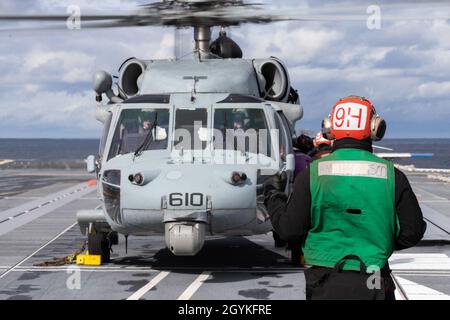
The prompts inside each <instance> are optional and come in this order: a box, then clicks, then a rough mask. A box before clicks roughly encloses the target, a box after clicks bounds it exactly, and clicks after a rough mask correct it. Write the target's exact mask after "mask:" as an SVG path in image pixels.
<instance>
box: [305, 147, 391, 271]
mask: <svg viewBox="0 0 450 320" xmlns="http://www.w3.org/2000/svg"><path fill="white" fill-rule="evenodd" d="M310 170H311V171H310V190H311V229H310V230H309V233H308V236H307V238H306V241H305V244H304V246H303V252H304V256H305V262H306V264H310V265H314V266H322V267H334V266H335V264H336V263H337V262H338V261H339V260H341V259H342V258H343V257H344V256H346V255H349V254H353V255H357V256H359V257H360V258H361V259H362V260H363V262H364V263H365V265H366V266H367V267H372V268H373V267H374V266H376V267H378V268H382V267H383V266H384V265H385V264H386V262H387V260H388V259H389V257H390V256H391V254H392V252H393V251H394V243H395V239H396V237H397V236H398V234H399V231H400V227H399V223H398V218H397V214H396V210H395V173H394V166H393V164H392V163H391V162H389V161H387V160H384V159H381V158H379V157H377V156H375V155H373V154H372V153H371V152H368V151H365V150H359V149H351V148H348V149H338V150H335V151H334V152H333V153H331V154H330V155H329V156H327V157H325V158H323V159H320V160H317V161H313V162H312V163H311V169H310ZM344 269H347V270H349V269H351V270H355V269H359V262H357V261H348V262H347V263H346V264H345V267H344Z"/></svg>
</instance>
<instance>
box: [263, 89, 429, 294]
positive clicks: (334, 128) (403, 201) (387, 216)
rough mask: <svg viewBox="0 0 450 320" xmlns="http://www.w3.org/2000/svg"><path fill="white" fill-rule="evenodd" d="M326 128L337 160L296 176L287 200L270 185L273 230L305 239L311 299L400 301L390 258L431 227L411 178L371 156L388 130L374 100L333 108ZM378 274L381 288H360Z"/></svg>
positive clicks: (341, 103) (268, 198)
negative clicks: (413, 188)
mask: <svg viewBox="0 0 450 320" xmlns="http://www.w3.org/2000/svg"><path fill="white" fill-rule="evenodd" d="M322 127H323V132H324V134H325V135H326V137H327V138H328V139H333V140H334V141H333V149H332V153H331V154H330V155H329V156H327V157H325V158H322V159H319V160H316V161H313V162H312V163H311V166H310V168H308V169H307V170H305V171H304V172H302V173H301V174H300V175H298V176H297V178H296V180H295V183H294V187H293V192H292V194H291V195H290V197H289V198H287V197H286V196H285V195H284V193H282V192H280V191H278V190H277V189H276V188H270V183H269V185H267V186H266V187H267V188H266V190H267V192H266V205H267V208H268V211H269V214H270V215H271V221H272V225H273V227H274V229H275V230H276V231H277V232H278V234H279V235H280V237H281V238H282V239H285V240H289V239H298V238H299V237H301V238H302V239H303V252H304V260H305V263H306V264H307V265H311V266H312V267H311V268H310V269H308V270H307V271H305V278H306V297H307V299H314V298H320V297H322V298H323V297H328V298H334V299H358V298H367V297H368V296H370V297H373V298H376V299H395V296H394V290H395V285H394V283H393V281H392V279H391V277H390V273H391V271H390V269H389V264H388V259H389V257H390V256H391V254H392V253H393V251H394V250H401V249H405V248H409V247H412V246H414V245H416V244H417V243H418V242H419V241H420V240H421V239H422V237H423V234H424V232H425V229H426V223H425V222H424V221H423V216H422V212H421V209H420V207H419V204H418V202H417V199H416V196H415V195H414V193H413V191H412V189H411V186H410V185H409V182H408V180H407V178H406V176H405V175H404V174H403V173H402V172H400V171H399V170H397V169H396V168H394V166H393V164H392V163H390V162H389V161H387V160H384V159H381V158H378V157H377V156H375V155H373V154H372V141H376V140H380V139H382V138H383V136H384V132H385V130H386V123H385V121H384V120H383V119H382V118H381V117H379V116H378V115H377V114H376V111H375V108H374V107H373V105H372V103H371V102H370V101H369V100H367V99H365V98H362V97H358V96H350V97H347V98H344V99H340V100H339V101H338V102H337V103H336V104H335V105H334V107H333V109H332V112H331V114H330V116H329V117H327V118H326V119H325V120H324V122H323V124H322ZM279 184H280V181H277V183H275V184H272V185H279ZM281 184H282V183H281ZM347 256H350V259H348V260H346V261H342V262H343V263H342V265H341V266H340V267H341V268H342V269H343V271H341V272H337V271H336V269H334V267H335V266H337V264H338V263H339V262H340V261H341V260H342V259H344V258H345V257H347ZM358 260H359V261H358ZM367 267H369V268H367ZM369 269H370V270H369ZM356 270H360V271H364V273H363V275H362V276H360V277H358V276H356V275H355V271H356ZM377 270H380V272H379V273H378V274H379V275H380V277H381V280H380V281H379V283H380V286H378V287H377V286H375V287H373V288H372V287H371V288H369V287H368V286H366V285H365V284H364V285H362V281H366V280H367V279H368V274H367V272H370V271H377ZM330 275H332V276H330ZM349 275H350V276H349ZM339 278H341V280H340V279H339ZM330 279H334V280H330ZM336 279H337V280H336ZM342 279H346V280H343V281H342ZM341 284H342V285H341ZM349 286H350V287H349ZM352 286H353V287H352ZM364 286H365V287H364ZM366 287H367V288H366ZM358 288H359V289H358ZM360 288H362V290H360ZM353 289H354V290H353ZM370 290H376V292H375V291H373V293H374V294H373V295H372V294H371V293H372V291H370ZM363 291H364V292H363ZM367 292H369V294H366V293H367Z"/></svg>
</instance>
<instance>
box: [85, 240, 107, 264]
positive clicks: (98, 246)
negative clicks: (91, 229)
mask: <svg viewBox="0 0 450 320" xmlns="http://www.w3.org/2000/svg"><path fill="white" fill-rule="evenodd" d="M109 247H110V245H109V240H108V238H107V235H106V233H95V234H90V235H89V237H88V250H89V254H96V255H101V256H102V263H106V262H109V260H110V249H109Z"/></svg>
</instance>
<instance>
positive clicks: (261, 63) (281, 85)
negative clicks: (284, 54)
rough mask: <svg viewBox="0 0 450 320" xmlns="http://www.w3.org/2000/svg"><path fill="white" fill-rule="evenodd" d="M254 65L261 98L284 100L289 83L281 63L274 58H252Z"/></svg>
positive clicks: (287, 93)
mask: <svg viewBox="0 0 450 320" xmlns="http://www.w3.org/2000/svg"><path fill="white" fill-rule="evenodd" d="M254 66H255V69H256V72H257V73H258V78H259V84H260V88H261V90H262V98H263V99H266V100H272V101H279V102H286V101H287V99H288V97H289V89H290V87H291V85H290V81H289V75H288V73H287V72H286V69H285V68H284V66H283V64H282V63H281V62H280V61H279V60H277V59H275V58H270V59H263V60H254Z"/></svg>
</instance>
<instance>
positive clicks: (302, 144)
mask: <svg viewBox="0 0 450 320" xmlns="http://www.w3.org/2000/svg"><path fill="white" fill-rule="evenodd" d="M293 142H294V148H296V149H298V150H299V151H300V152H303V153H305V154H306V153H308V152H310V151H311V150H312V149H313V148H314V145H313V140H312V139H311V137H309V136H307V135H305V134H301V135H299V136H298V137H297V138H296V139H294V141H293Z"/></svg>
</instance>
